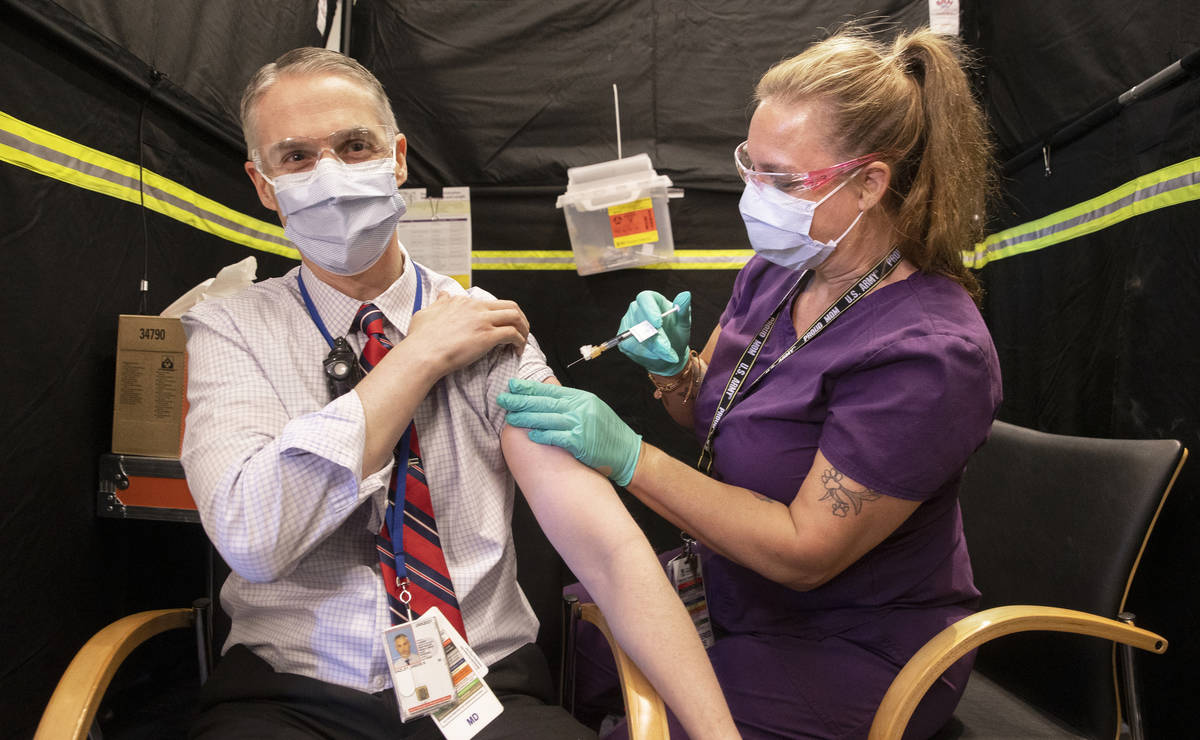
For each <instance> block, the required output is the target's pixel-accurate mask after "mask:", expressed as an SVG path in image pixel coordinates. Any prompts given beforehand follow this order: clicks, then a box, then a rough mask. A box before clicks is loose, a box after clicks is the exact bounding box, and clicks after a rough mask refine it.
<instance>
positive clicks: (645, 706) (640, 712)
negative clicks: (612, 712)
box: [579, 604, 670, 740]
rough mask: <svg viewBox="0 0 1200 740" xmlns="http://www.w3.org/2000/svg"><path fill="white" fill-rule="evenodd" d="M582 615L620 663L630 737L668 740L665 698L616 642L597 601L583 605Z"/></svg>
mask: <svg viewBox="0 0 1200 740" xmlns="http://www.w3.org/2000/svg"><path fill="white" fill-rule="evenodd" d="M579 616H580V618H582V619H584V620H586V621H588V622H591V623H592V624H594V625H596V627H597V628H599V630H600V632H601V633H603V634H604V639H605V640H608V646H609V647H610V648H612V652H613V658H615V659H616V662H617V674H618V675H619V676H620V679H621V695H622V696H623V697H624V699H625V718H626V719H627V720H628V723H629V738H630V740H667V739H668V738H669V737H670V731H669V730H668V729H667V709H666V706H665V705H664V704H663V700H662V697H661V696H659V695H658V692H657V691H655V689H654V686H653V685H651V683H650V681H649V680H647V679H646V676H645V675H644V674H643V673H642V671H641V670H640V669H639V668H638V667H637V666H636V665H634V663H633V661H632V660H631V659H630V658H629V656H628V655H626V654H625V651H624V650H622V649H621V646H620V645H618V644H617V641H616V639H615V638H613V635H612V632H611V631H610V630H609V629H608V622H606V621H605V620H604V615H603V614H602V613H601V612H600V607H598V606H596V605H595V604H580V605H579Z"/></svg>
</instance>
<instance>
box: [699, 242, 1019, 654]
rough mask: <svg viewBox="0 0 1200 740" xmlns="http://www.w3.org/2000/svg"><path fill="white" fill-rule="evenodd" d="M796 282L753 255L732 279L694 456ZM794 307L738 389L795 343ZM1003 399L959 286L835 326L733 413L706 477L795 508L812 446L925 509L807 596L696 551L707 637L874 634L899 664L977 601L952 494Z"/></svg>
mask: <svg viewBox="0 0 1200 740" xmlns="http://www.w3.org/2000/svg"><path fill="white" fill-rule="evenodd" d="M798 277H799V275H798V274H797V273H796V272H794V271H791V270H788V269H786V268H783V267H779V266H777V265H774V264H772V263H770V262H767V261H765V260H763V259H762V258H761V257H757V256H756V257H753V258H752V259H751V260H750V261H749V263H747V265H746V266H745V267H744V268H743V269H742V271H741V273H740V274H739V275H738V278H737V280H736V282H735V284H734V290H733V295H732V297H731V298H730V301H729V304H728V306H727V307H726V309H725V312H724V313H723V314H722V316H721V320H720V323H721V336H720V340H719V342H718V343H717V346H716V350H715V352H714V354H713V358H712V362H711V363H710V364H709V368H708V372H707V374H706V376H705V378H704V383H703V385H702V386H701V388H700V392H699V395H698V398H697V402H696V417H695V418H696V434H697V435H698V437H699V439H700V441H701V443H703V441H704V439H705V437H706V435H707V432H708V428H709V423H710V422H711V420H712V417H713V414H714V412H715V408H716V404H717V400H718V398H719V396H720V395H721V392H722V391H723V390H724V387H725V383H726V381H728V379H729V375H730V372H731V371H732V368H733V367H734V366H735V364H736V363H737V361H738V359H739V358H740V357H741V355H742V352H743V350H744V349H745V348H746V346H747V345H748V344H749V343H750V342H751V341H752V340H753V339H754V337H755V336H756V335H757V334H758V332H759V330H760V329H761V328H762V325H763V323H764V322H765V321H766V320H767V318H768V317H769V315H770V313H771V311H772V310H773V309H774V308H775V307H776V306H777V305H778V304H779V302H780V301H781V300H782V299H783V297H784V296H785V295H786V294H787V291H788V290H789V289H790V288H791V287H792V286H793V285H794V284H795V283H796V280H797V278H798ZM790 309H791V305H790V303H789V305H787V306H786V307H785V309H784V311H785V313H784V314H783V315H782V317H781V320H780V321H778V322H777V323H776V325H775V329H774V331H773V332H772V334H771V336H770V339H769V340H768V341H767V343H766V345H765V347H764V348H763V350H762V353H761V355H760V357H759V359H758V362H757V363H756V364H755V366H754V368H753V370H751V372H750V374H749V376H748V378H747V379H746V382H747V383H750V382H753V381H754V379H755V378H757V377H758V376H759V375H761V374H762V371H763V370H764V369H765V368H766V367H767V366H769V365H770V364H771V362H772V361H773V360H774V359H775V358H777V357H779V356H780V355H781V354H782V353H783V352H784V350H786V349H787V348H788V347H790V346H791V345H792V343H793V342H794V341H795V340H796V331H795V327H794V326H793V325H792V322H791V321H790V320H789V317H790ZM1000 400H1001V384H1000V366H999V361H998V359H997V357H996V351H995V347H994V346H993V344H992V340H991V336H990V335H989V333H988V330H987V327H986V326H985V324H984V322H983V319H982V317H981V316H980V314H979V311H978V309H977V308H976V306H975V304H974V302H973V301H972V300H971V298H970V296H968V295H967V293H966V291H965V290H964V289H963V288H962V287H961V286H960V285H958V284H957V283H955V282H954V281H952V280H950V279H948V278H945V277H942V276H939V275H929V274H924V273H920V272H918V273H915V274H913V275H911V276H910V277H908V278H907V279H905V280H902V281H899V282H896V283H892V284H890V285H886V286H884V287H882V288H879V289H877V290H876V291H875V292H873V293H871V294H869V295H867V296H865V297H864V298H863V299H861V300H860V301H859V302H858V303H857V304H855V305H854V306H853V307H852V308H851V309H850V310H849V311H847V312H845V313H843V314H842V315H841V316H839V317H838V318H837V319H836V320H835V321H834V322H833V323H832V324H831V325H830V326H828V327H827V328H826V329H825V330H824V331H823V332H822V333H821V334H819V335H818V336H817V337H815V338H814V339H813V340H812V341H810V342H809V343H808V344H807V345H806V346H804V347H803V348H801V349H800V350H799V351H797V352H796V353H794V354H793V355H792V356H791V357H789V358H788V359H786V360H785V361H784V362H782V363H781V364H780V365H779V366H778V367H776V368H775V369H774V370H772V371H771V373H770V374H769V375H768V376H767V377H766V378H765V379H764V380H762V381H761V382H760V383H758V385H757V387H756V388H753V389H752V392H751V393H750V394H749V395H747V396H741V397H739V400H738V402H737V403H736V405H734V406H733V408H732V409H731V410H730V411H728V412H727V414H726V415H725V417H724V419H723V420H722V422H721V424H720V427H719V429H718V432H717V436H716V438H715V440H714V452H715V463H714V465H713V475H714V477H716V478H718V479H720V480H723V481H725V482H727V483H731V484H734V485H738V486H742V487H745V488H749V489H750V490H753V491H756V492H758V493H761V494H764V495H767V496H770V497H771V498H773V499H776V500H778V501H782V502H784V503H790V502H791V500H792V499H793V498H794V497H795V495H796V492H797V491H798V490H799V488H800V485H801V483H802V482H803V481H804V478H805V476H806V475H807V474H808V471H809V468H810V467H811V466H812V462H813V458H814V455H815V454H816V451H817V449H818V448H820V450H821V451H822V452H823V453H824V454H825V456H826V458H828V460H829V461H830V463H831V464H832V465H833V466H834V467H835V468H836V469H837V470H838V471H841V472H842V473H843V474H845V475H846V476H848V477H849V478H851V479H853V480H854V481H856V482H858V483H860V484H862V485H864V486H866V487H868V488H870V489H872V490H874V491H876V492H878V493H882V494H884V495H887V496H895V497H898V498H902V499H906V500H910V501H919V502H921V504H920V506H918V508H917V509H916V511H915V512H914V513H913V514H912V516H910V517H909V518H908V520H907V521H905V522H904V523H903V524H902V525H901V526H900V527H899V529H897V530H896V531H895V532H894V533H892V534H891V535H890V536H889V537H888V538H887V539H886V540H884V541H883V542H882V543H880V544H879V545H878V546H876V547H875V548H874V549H873V550H871V551H870V552H868V553H867V554H866V555H864V556H863V557H862V558H861V559H859V560H858V561H857V562H856V563H854V564H853V565H851V566H850V567H848V568H847V569H846V570H845V571H843V572H842V573H841V574H839V575H838V576H836V577H835V578H833V579H832V580H830V581H829V582H827V583H825V584H824V585H822V586H820V587H818V588H815V589H812V590H811V591H807V592H800V591H795V590H792V589H789V588H787V587H785V586H782V585H779V584H777V583H774V582H773V581H770V580H768V579H766V578H763V577H762V576H759V575H758V574H756V573H754V572H753V571H750V570H748V569H746V568H743V567H741V566H739V565H737V564H735V563H733V562H731V561H729V560H727V559H725V558H724V557H721V556H719V555H716V554H715V553H712V552H711V551H708V550H706V549H705V550H703V551H702V554H703V557H704V567H705V570H704V573H705V580H706V582H707V591H708V599H709V607H710V612H711V616H712V619H713V621H714V623H715V624H716V625H717V626H718V627H719V628H720V629H722V630H725V631H728V632H733V633H738V632H753V633H757V634H766V635H770V634H781V635H794V636H798V637H806V638H813V639H820V638H823V637H826V636H828V635H832V634H845V633H848V632H853V631H854V628H856V627H860V626H863V625H867V623H870V622H881V623H883V624H885V625H886V627H885V628H884V630H883V634H884V635H886V636H885V637H883V640H884V641H886V642H888V643H890V644H889V645H887V646H886V648H885V652H887V653H889V654H893V658H894V659H895V660H897V661H899V662H903V661H904V660H907V658H908V656H909V655H911V654H912V652H914V651H915V650H916V649H917V648H918V647H919V646H920V645H921V644H922V643H923V642H924V641H925V640H926V639H928V638H929V637H930V636H931V635H932V634H934V633H936V632H937V631H938V630H939V629H941V627H942V626H944V625H945V624H946V623H947V620H948V619H949V618H951V617H952V616H953V617H956V616H959V615H961V614H962V613H963V611H964V610H965V609H970V608H972V607H973V605H974V602H975V600H976V599H977V597H978V595H979V592H978V591H977V590H976V589H975V586H974V584H973V582H972V576H971V565H970V560H969V558H968V555H967V549H966V543H965V541H964V538H963V529H962V520H961V517H960V513H959V507H958V486H959V482H960V479H961V476H962V470H963V467H964V465H965V464H966V462H967V458H968V457H969V456H970V455H971V453H972V452H973V451H974V450H975V449H976V448H977V447H978V446H979V445H980V444H982V443H983V441H984V440H985V439H986V437H987V434H988V431H989V429H990V427H991V423H992V420H993V419H994V418H995V415H996V412H997V409H998V408H999V405H1000ZM867 505H868V506H869V505H870V504H869V503H868V504H867ZM829 515H830V516H833V513H832V507H831V511H830V514H829ZM846 515H847V516H854V513H853V510H851V511H850V512H848V513H847V514H846ZM869 632H870V633H871V634H878V633H877V632H876V631H875V630H874V629H871V630H869Z"/></svg>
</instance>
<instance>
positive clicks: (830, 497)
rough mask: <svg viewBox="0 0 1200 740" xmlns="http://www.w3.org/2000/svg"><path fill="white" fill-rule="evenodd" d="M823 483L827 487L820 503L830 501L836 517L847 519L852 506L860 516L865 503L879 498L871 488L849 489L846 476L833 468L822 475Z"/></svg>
mask: <svg viewBox="0 0 1200 740" xmlns="http://www.w3.org/2000/svg"><path fill="white" fill-rule="evenodd" d="M821 483H822V484H824V486H825V495H824V496H822V497H821V498H820V499H818V501H830V502H831V503H832V504H833V515H834V516H840V517H845V516H846V514H847V512H849V511H850V507H851V506H853V507H854V513H855V514H858V513H859V512H861V511H862V507H863V502H864V501H874V500H876V499H877V498H879V494H878V493H876V492H874V491H872V490H871V489H869V488H861V489H855V488H848V487H847V486H846V480H845V476H843V475H842V474H841V473H839V472H838V471H836V470H834V469H833V468H829V469H827V470H826V471H825V472H824V473H821Z"/></svg>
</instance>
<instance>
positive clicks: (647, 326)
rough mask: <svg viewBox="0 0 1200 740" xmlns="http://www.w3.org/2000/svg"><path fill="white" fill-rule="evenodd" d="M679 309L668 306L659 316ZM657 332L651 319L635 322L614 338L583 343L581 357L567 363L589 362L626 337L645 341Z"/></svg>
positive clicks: (667, 314)
mask: <svg viewBox="0 0 1200 740" xmlns="http://www.w3.org/2000/svg"><path fill="white" fill-rule="evenodd" d="M678 310H679V306H671V307H670V308H668V309H667V310H666V311H663V312H662V313H661V314H659V315H658V316H659V318H660V319H661V318H662V317H664V316H669V315H670V314H673V313H675V312H676V311H678ZM657 333H658V329H655V328H654V325H653V324H651V323H650V321H649V320H646V321H640V322H638V323H636V324H634V325H633V326H631V327H629V328H628V329H626V330H625V331H623V332H621V333H620V334H618V335H617V336H615V337H613V338H612V339H609V340H608V341H607V342H601V343H600V344H585V345H583V346H582V347H580V348H579V359H578V360H575V361H574V362H571V363H570V364H568V365H567V367H573V366H575V365H578V364H579V363H581V362H587V361H589V360H594V359H596V358H597V357H599V356H600V355H601V354H603V353H604V352H606V351H608V350H610V349H612V348H613V347H616V346H617V345H618V344H620V343H621V342H624V341H625V340H626V339H629V338H630V337H633V338H635V339H637V340H638V341H639V342H644V341H646V340H647V339H649V338H650V337H652V336H654V335H655V334H657Z"/></svg>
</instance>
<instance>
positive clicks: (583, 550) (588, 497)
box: [500, 425, 649, 589]
mask: <svg viewBox="0 0 1200 740" xmlns="http://www.w3.org/2000/svg"><path fill="white" fill-rule="evenodd" d="M500 446H501V449H502V450H503V452H504V458H505V462H506V463H507V464H508V468H509V470H510V471H511V472H512V474H513V477H514V478H515V479H516V481H517V485H518V486H520V487H521V492H522V493H523V494H524V495H525V500H526V501H527V502H528V503H529V508H530V510H531V511H532V512H533V515H534V517H535V518H536V519H537V521H538V524H539V525H540V526H541V528H542V531H543V532H545V533H546V537H547V538H548V539H549V540H550V543H551V544H553V545H554V548H555V549H556V550H558V553H559V555H561V556H562V558H563V560H564V561H566V563H567V565H568V567H570V568H571V571H572V572H573V573H574V574H575V575H576V576H577V577H578V578H579V579H580V580H583V581H585V583H588V582H591V583H592V584H593V585H595V584H597V582H598V581H597V580H595V579H600V578H607V577H608V576H610V575H611V574H610V573H608V572H607V571H606V568H605V564H607V563H610V562H612V556H613V555H612V554H613V552H614V551H616V550H619V549H622V548H627V547H629V546H630V545H631V544H634V543H637V544H643V545H645V547H647V548H648V547H649V544H648V543H647V542H646V539H645V536H644V535H643V534H642V532H641V529H639V528H638V526H637V524H636V523H635V522H634V521H633V517H632V516H630V515H629V512H628V511H627V510H626V509H625V505H624V504H623V503H622V502H621V499H620V498H619V497H618V496H617V492H616V490H615V489H614V488H613V487H612V484H611V483H609V481H608V479H607V478H605V477H604V476H603V475H601V474H600V473H597V472H596V471H594V470H592V469H591V468H589V467H587V466H585V465H583V464H582V463H580V462H579V461H578V460H576V459H575V458H574V457H572V456H571V453H569V452H567V451H566V450H563V449H561V448H558V447H554V446H550V445H540V444H537V443H536V442H533V441H532V440H530V439H529V434H528V430H526V429H519V428H517V427H512V426H508V425H505V427H504V429H503V430H502V431H501V433H500ZM597 523H602V526H597ZM590 588H591V586H589V589H590Z"/></svg>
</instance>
